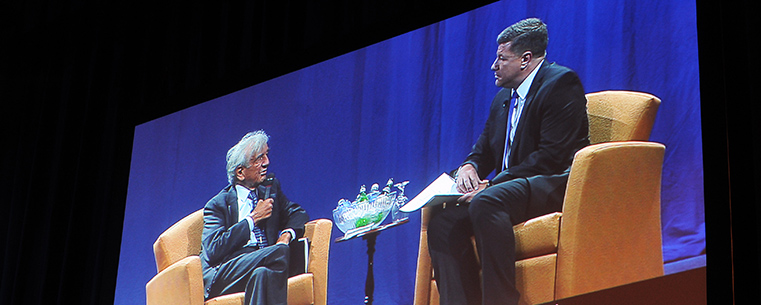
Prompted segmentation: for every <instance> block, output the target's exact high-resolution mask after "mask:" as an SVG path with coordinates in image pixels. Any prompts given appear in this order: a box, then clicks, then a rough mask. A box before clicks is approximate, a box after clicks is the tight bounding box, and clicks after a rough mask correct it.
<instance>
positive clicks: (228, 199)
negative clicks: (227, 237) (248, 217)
mask: <svg viewBox="0 0 761 305" xmlns="http://www.w3.org/2000/svg"><path fill="white" fill-rule="evenodd" d="M225 203H227V213H228V214H229V215H230V218H229V219H227V227H228V228H229V227H231V226H232V225H234V224H236V223H238V191H237V190H236V189H235V185H234V184H233V185H232V186H230V190H229V191H228V192H227V196H225Z"/></svg>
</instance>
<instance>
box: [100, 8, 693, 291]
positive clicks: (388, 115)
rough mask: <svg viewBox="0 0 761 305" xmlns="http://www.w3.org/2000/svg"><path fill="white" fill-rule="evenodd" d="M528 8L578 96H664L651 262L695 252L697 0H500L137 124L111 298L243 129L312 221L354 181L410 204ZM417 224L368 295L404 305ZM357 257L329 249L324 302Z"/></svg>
mask: <svg viewBox="0 0 761 305" xmlns="http://www.w3.org/2000/svg"><path fill="white" fill-rule="evenodd" d="M532 16H535V17H539V18H541V19H542V20H544V21H545V22H546V23H547V24H548V28H549V34H550V46H549V48H548V57H547V58H548V60H549V61H555V62H558V63H559V64H561V65H565V66H568V67H570V68H572V69H574V70H575V71H577V72H578V74H579V76H580V77H581V80H582V82H583V83H584V85H585V90H586V92H596V91H601V90H614V89H615V90H618V89H623V90H635V91H644V92H648V93H651V94H654V95H656V96H658V97H660V98H661V99H662V101H663V102H662V104H661V107H660V109H659V112H658V117H657V119H656V122H655V127H654V130H653V133H652V136H651V140H652V141H656V142H660V143H663V144H665V145H666V147H667V148H666V156H665V161H664V163H665V164H664V169H663V188H662V223H663V250H664V252H663V256H664V257H663V259H664V262H671V261H675V260H679V259H682V258H687V257H691V256H695V255H698V254H701V253H704V251H705V230H704V214H703V191H702V190H703V170H702V154H701V138H700V135H701V130H700V113H699V112H700V111H699V110H700V107H699V106H700V96H699V83H698V54H697V33H696V16H695V3H694V2H692V1H674V0H672V1H630V0H620V1H610V0H605V1H586V0H585V1H560V0H553V1H502V2H498V3H495V4H492V5H489V6H486V7H482V8H480V9H477V10H474V11H471V12H468V13H466V14H463V15H460V16H456V17H453V18H450V19H448V20H444V21H442V22H439V23H436V24H432V25H430V26H427V27H424V28H421V29H418V30H416V31H413V32H410V33H407V34H404V35H401V36H398V37H395V38H392V39H389V40H387V41H383V42H380V43H378V44H375V45H372V46H369V47H366V48H364V49H360V50H357V51H354V52H351V53H348V54H345V55H342V56H339V57H337V58H334V59H331V60H328V61H325V62H322V63H320V64H317V65H314V66H311V67H308V68H305V69H303V70H300V71H297V72H293V73H290V74H287V75H284V76H282V77H279V78H276V79H272V80H270V81H267V82H265V83H261V84H258V85H256V86H253V87H250V88H247V89H244V90H241V91H238V92H235V93H231V94H229V95H227V96H223V97H220V98H217V99H215V100H212V101H209V102H206V103H203V104H200V105H198V106H195V107H191V108H188V109H186V110H183V111H180V112H177V113H174V114H171V115H168V116H166V117H163V118H159V119H157V120H154V121H151V122H148V123H145V124H142V125H140V126H137V127H136V128H135V140H134V146H133V157H132V168H131V172H130V181H129V191H128V197H127V207H126V212H125V219H124V233H123V237H122V250H121V256H120V263H119V274H118V278H117V290H116V299H115V300H116V301H115V303H116V304H132V303H133V302H134V300H144V299H145V292H144V287H145V286H144V285H145V283H147V282H148V280H150V278H151V277H152V276H153V275H155V274H156V269H155V263H154V261H153V253H152V248H151V244H152V243H153V242H154V241H155V239H156V238H157V237H158V235H159V234H160V233H161V232H163V231H164V230H165V229H166V228H168V227H169V226H171V225H172V224H173V223H174V222H176V221H177V220H179V219H180V218H182V217H183V216H185V215H187V214H189V213H191V212H193V211H195V210H198V209H200V208H202V207H203V205H204V204H205V203H206V201H207V200H208V199H209V198H211V197H212V196H213V195H214V194H216V193H217V192H218V191H219V190H220V189H221V188H222V187H224V186H225V185H226V176H225V171H224V166H225V164H224V157H225V153H226V151H227V149H228V148H229V147H231V146H232V145H234V144H235V143H236V142H237V141H238V140H239V139H240V137H241V136H243V134H245V133H246V132H247V131H251V130H258V129H264V130H265V131H267V132H268V133H269V134H270V135H271V140H270V147H271V154H270V156H271V162H272V163H271V172H274V173H275V174H276V175H277V177H278V178H280V180H281V181H282V185H283V188H284V191H285V193H286V195H288V197H289V198H291V199H292V200H293V201H296V202H298V203H300V204H302V206H304V207H305V208H306V210H307V211H308V212H309V214H310V216H311V218H328V219H332V209H333V208H334V207H335V206H336V203H337V202H338V200H339V199H341V198H353V197H354V196H356V194H357V191H358V189H359V186H360V185H362V184H366V185H368V186H369V185H370V184H372V183H379V184H383V183H384V182H385V181H386V180H387V179H388V178H389V177H393V178H395V180H396V181H401V180H409V181H410V184H409V186H408V187H407V194H408V195H409V196H410V197H412V196H414V195H415V194H417V192H419V191H420V190H422V188H423V187H425V185H427V184H428V183H429V182H431V181H432V180H433V179H435V178H436V177H437V176H438V175H440V174H441V173H442V172H445V171H449V170H452V169H454V168H455V167H456V166H458V165H459V163H460V162H461V161H462V160H463V158H464V157H465V156H466V155H467V153H468V152H469V151H470V147H471V145H472V144H473V143H474V142H475V140H476V138H477V137H478V135H479V134H480V132H481V129H482V128H483V124H484V122H485V120H486V116H487V112H488V105H489V103H490V101H491V99H492V97H493V95H494V94H495V93H496V92H497V90H498V88H496V87H495V86H494V85H493V75H492V73H491V71H490V70H489V66H490V64H491V63H492V61H493V59H494V54H495V51H496V47H497V45H496V42H495V40H496V36H497V34H498V33H499V32H500V31H501V30H502V29H503V28H505V27H506V26H508V25H510V24H512V23H514V22H516V21H518V20H520V19H523V18H526V17H532ZM304 56H309V50H304ZM295 60H298V59H295ZM419 226H420V222H419V213H417V212H416V213H413V214H412V215H411V221H410V222H409V223H408V224H405V225H402V226H400V227H397V228H394V229H391V230H388V231H386V232H383V233H382V234H380V235H379V236H378V239H377V242H378V244H377V247H376V248H377V252H376V254H375V268H374V270H375V300H376V303H377V304H410V303H412V298H413V288H414V270H415V264H416V257H417V247H418V239H419ZM341 235H342V234H341V232H340V231H339V230H338V229H337V228H335V229H334V230H333V238H334V239H335V238H337V237H339V236H341ZM366 263H367V256H366V245H365V242H364V241H363V240H352V241H347V242H342V243H333V244H331V251H330V265H329V266H330V269H329V286H328V302H329V304H359V303H360V302H362V300H363V298H364V282H365V271H366V268H367V266H366Z"/></svg>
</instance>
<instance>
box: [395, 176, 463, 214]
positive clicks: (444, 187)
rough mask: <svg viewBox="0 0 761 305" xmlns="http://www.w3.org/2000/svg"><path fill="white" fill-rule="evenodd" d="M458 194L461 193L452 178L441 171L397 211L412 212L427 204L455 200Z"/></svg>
mask: <svg viewBox="0 0 761 305" xmlns="http://www.w3.org/2000/svg"><path fill="white" fill-rule="evenodd" d="M460 196H462V193H460V192H458V191H457V184H455V182H454V179H452V177H450V176H449V175H447V173H443V174H441V176H439V177H438V178H436V180H434V181H433V182H431V184H429V185H428V186H426V187H425V189H423V191H422V192H420V194H418V195H417V196H415V198H412V200H410V201H409V202H407V204H405V205H404V206H403V207H401V208H399V211H402V212H404V213H409V212H414V211H417V210H419V209H420V208H422V207H423V206H425V205H427V204H441V203H444V202H450V201H453V200H454V201H456V200H457V198H459V197H460Z"/></svg>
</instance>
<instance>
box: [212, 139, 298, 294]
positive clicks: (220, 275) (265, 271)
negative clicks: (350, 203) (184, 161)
mask: <svg viewBox="0 0 761 305" xmlns="http://www.w3.org/2000/svg"><path fill="white" fill-rule="evenodd" d="M268 140H269V137H268V136H267V134H266V133H264V131H256V132H250V133H248V134H246V135H245V136H244V137H243V138H242V139H241V140H240V142H238V144H236V145H235V146H233V147H232V148H230V150H229V151H228V152H227V176H228V180H229V183H230V184H229V185H228V186H227V187H225V188H224V189H223V190H222V191H220V192H219V194H217V195H216V196H214V198H212V199H211V200H209V202H208V203H206V206H205V207H204V216H203V220H204V228H203V237H202V238H203V240H202V250H201V260H202V265H203V280H204V286H205V295H204V296H205V297H206V299H210V298H213V297H216V296H219V295H225V294H230V293H235V292H241V291H245V296H246V297H245V304H251V305H253V304H283V305H285V304H286V303H287V284H288V260H289V246H288V244H289V243H290V242H291V241H293V240H296V239H298V238H299V237H301V236H302V235H303V232H304V224H305V223H306V222H307V220H308V219H309V216H307V213H306V212H305V211H304V209H302V208H301V206H299V205H298V204H296V203H294V202H291V201H290V200H288V198H286V197H285V195H283V193H282V191H281V190H280V182H279V181H278V180H277V179H275V178H274V176H273V175H271V174H270V175H268V174H267V168H268V167H269V164H270V162H269V146H268V145H267V141H268Z"/></svg>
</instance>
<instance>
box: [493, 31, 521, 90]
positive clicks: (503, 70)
mask: <svg viewBox="0 0 761 305" xmlns="http://www.w3.org/2000/svg"><path fill="white" fill-rule="evenodd" d="M491 70H492V71H494V84H495V85H497V86H498V87H503V88H517V87H518V86H519V85H520V84H521V82H522V81H523V79H524V78H525V75H522V74H523V73H521V72H522V70H521V58H520V56H518V55H515V54H513V52H511V51H510V42H506V43H502V44H500V45H499V46H498V47H497V59H495V60H494V63H493V64H492V65H491Z"/></svg>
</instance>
